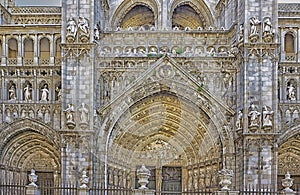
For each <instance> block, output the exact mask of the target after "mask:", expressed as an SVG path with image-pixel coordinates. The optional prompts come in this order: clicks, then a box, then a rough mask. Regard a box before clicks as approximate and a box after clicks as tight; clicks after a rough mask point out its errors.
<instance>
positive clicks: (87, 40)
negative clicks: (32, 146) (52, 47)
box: [51, 0, 94, 194]
mask: <svg viewBox="0 0 300 195" xmlns="http://www.w3.org/2000/svg"><path fill="white" fill-rule="evenodd" d="M93 12H94V1H93V0H85V1H80V0H75V1H72V0H67V1H63V2H62V13H63V16H62V17H63V18H64V20H63V24H62V32H61V34H62V50H63V51H62V55H63V56H62V57H63V62H62V67H63V68H62V108H63V113H62V124H61V126H62V129H61V136H62V140H64V148H63V149H62V156H63V157H64V158H63V160H62V161H64V162H62V163H63V164H64V166H63V170H62V172H63V174H62V175H63V177H64V178H63V180H64V181H66V180H67V181H70V182H75V183H76V178H78V173H80V172H82V171H83V170H87V171H89V170H90V168H91V164H92V162H91V159H92V158H91V150H92V144H91V143H92V134H93V109H94V105H93V90H94V84H93V83H94V74H93V73H94V60H93V59H94V52H93V48H94V44H93V40H94V37H93V31H94V30H93V25H94V13H93ZM51 53H53V51H52V52H51ZM53 55H54V54H53ZM53 55H51V57H52V56H53ZM80 193H82V194H84V190H81V192H80Z"/></svg>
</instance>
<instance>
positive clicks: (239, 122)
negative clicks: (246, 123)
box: [235, 110, 243, 129]
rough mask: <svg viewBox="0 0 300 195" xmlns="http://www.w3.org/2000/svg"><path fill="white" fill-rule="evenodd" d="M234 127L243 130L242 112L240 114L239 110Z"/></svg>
mask: <svg viewBox="0 0 300 195" xmlns="http://www.w3.org/2000/svg"><path fill="white" fill-rule="evenodd" d="M235 126H236V128H237V129H242V128H243V112H242V110H239V112H238V114H237V119H236V123H235Z"/></svg>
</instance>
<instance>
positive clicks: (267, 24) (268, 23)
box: [264, 18, 272, 35]
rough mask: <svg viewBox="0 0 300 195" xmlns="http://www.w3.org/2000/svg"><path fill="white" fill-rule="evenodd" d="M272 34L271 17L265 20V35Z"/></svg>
mask: <svg viewBox="0 0 300 195" xmlns="http://www.w3.org/2000/svg"><path fill="white" fill-rule="evenodd" d="M268 34H272V23H271V20H270V18H266V19H265V20H264V35H268Z"/></svg>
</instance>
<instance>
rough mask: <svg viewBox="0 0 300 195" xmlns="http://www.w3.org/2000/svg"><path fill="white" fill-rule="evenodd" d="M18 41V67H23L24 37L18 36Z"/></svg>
mask: <svg viewBox="0 0 300 195" xmlns="http://www.w3.org/2000/svg"><path fill="white" fill-rule="evenodd" d="M17 41H18V54H17V65H18V66H22V64H23V58H22V48H23V47H22V45H23V41H22V36H21V35H19V36H18V39H17Z"/></svg>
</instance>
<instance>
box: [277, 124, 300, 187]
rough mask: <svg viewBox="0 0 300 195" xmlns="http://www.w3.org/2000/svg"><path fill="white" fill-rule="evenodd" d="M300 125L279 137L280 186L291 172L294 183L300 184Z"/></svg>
mask: <svg viewBox="0 0 300 195" xmlns="http://www.w3.org/2000/svg"><path fill="white" fill-rule="evenodd" d="M299 128H300V127H299V125H298V126H295V127H293V128H290V129H287V130H285V131H284V132H285V133H283V134H282V136H281V137H280V138H279V147H278V186H282V185H280V182H281V180H282V179H284V177H285V174H286V173H287V172H289V173H290V174H291V175H292V177H293V179H294V184H296V185H297V186H298V185H299V184H300V134H299Z"/></svg>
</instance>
